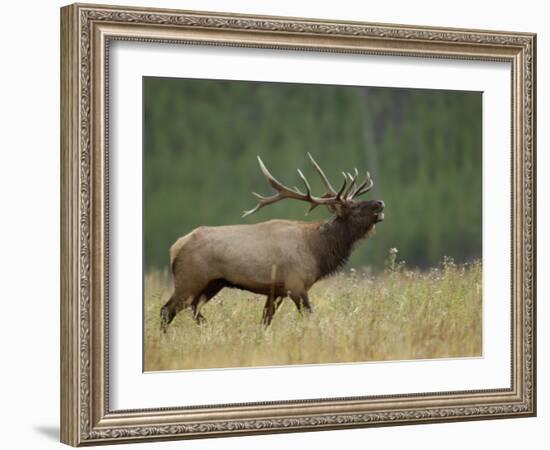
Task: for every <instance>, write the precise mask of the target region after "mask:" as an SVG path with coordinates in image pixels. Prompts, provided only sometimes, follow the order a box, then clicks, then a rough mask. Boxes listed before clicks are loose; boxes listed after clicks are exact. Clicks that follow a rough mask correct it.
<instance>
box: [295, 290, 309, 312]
mask: <svg viewBox="0 0 550 450" xmlns="http://www.w3.org/2000/svg"><path fill="white" fill-rule="evenodd" d="M290 298H291V299H292V301H293V302H294V304H295V305H296V308H297V309H298V311H299V312H300V314H301V313H302V312H303V311H304V309H305V310H306V312H308V313H310V312H311V303H309V296H308V295H307V292H302V293H300V294H294V293H292V294H290Z"/></svg>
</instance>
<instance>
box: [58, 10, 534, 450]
mask: <svg viewBox="0 0 550 450" xmlns="http://www.w3.org/2000/svg"><path fill="white" fill-rule="evenodd" d="M116 41H133V42H149V43H151V42H154V43H158V44H189V45H195V44H201V45H208V46H216V47H218V46H219V47H221V48H224V47H239V48H256V49H265V50H269V51H272V52H276V51H278V50H291V51H297V52H328V53H342V54H347V53H349V54H357V55H383V56H390V57H403V56H405V57H411V58H416V59H418V60H420V61H422V60H429V59H442V60H460V61H466V62H467V61H497V62H506V63H509V64H510V67H511V80H512V82H511V86H510V98H511V111H512V114H511V118H510V128H511V130H510V131H511V148H510V153H509V154H510V155H511V173H510V179H511V183H510V186H509V188H510V195H511V202H510V219H511V224H510V245H511V268H510V274H511V286H510V290H511V299H509V302H510V303H509V304H510V336H511V342H510V349H511V351H510V357H509V361H510V365H509V372H510V373H509V375H510V385H509V386H508V387H506V388H502V387H498V388H494V389H491V388H489V389H481V390H479V389H478V390H476V389H472V390H458V391H435V390H434V391H425V392H422V393H418V392H407V393H405V394H395V395H370V396H365V395H361V393H358V395H356V396H350V397H331V398H321V399H318V398H311V399H305V400H304V399H285V400H281V401H265V400H263V399H261V398H258V399H257V401H256V402H246V401H243V402H236V403H231V404H216V405H199V406H197V405H189V404H182V405H178V406H175V407H174V406H167V407H165V406H162V405H159V407H157V408H141V409H129V410H125V409H123V410H118V409H117V410H115V409H113V408H112V407H111V406H110V397H111V386H110V384H109V382H110V376H111V375H110V371H109V367H110V359H109V358H110V352H109V348H110V347H109V343H110V341H109V339H110V332H109V286H110V283H111V282H112V281H113V279H112V278H111V277H112V274H111V272H110V268H109V258H110V257H111V256H112V255H111V253H110V252H111V250H110V249H111V245H110V244H111V243H110V240H109V226H110V222H109V220H110V203H109V186H110V183H111V182H112V181H113V180H112V179H111V178H110V177H111V176H112V173H111V172H110V170H109V169H110V166H109V158H110V154H109V133H110V131H111V130H110V122H109V108H108V105H109V95H112V92H111V91H110V86H111V85H110V83H109V64H110V63H112V61H111V60H110V56H111V54H110V46H111V44H112V43H113V42H116ZM535 90H536V35H534V34H531V33H517V32H502V31H485V30H467V29H448V28H434V27H421V26H408V25H386V24H373V23H358V22H339V21H328V20H315V19H301V18H286V17H267V16H249V15H241V14H228V13H210V12H208V13H207V12H193V11H176V10H163V9H149V8H131V7H117V6H105V5H103V6H100V5H85V4H74V5H70V6H66V7H64V8H62V9H61V237H62V239H61V441H62V442H64V443H66V444H69V445H72V446H81V445H97V444H113V443H123V442H140V441H150V440H167V439H192V438H204V437H220V436H233V435H249V434H263V433H280V432H299V431H315V430H327V429H342V428H355V427H370V426H387V425H404V424H421V423H435V422H448V421H462V420H481V419H497V418H509V417H531V416H534V415H536V290H535V289H536V288H535V286H536V207H535V204H536V182H535V180H536V102H535V98H536V95H535ZM152 376H154V375H152ZM243 388H244V386H243Z"/></svg>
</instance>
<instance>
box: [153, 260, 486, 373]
mask: <svg viewBox="0 0 550 450" xmlns="http://www.w3.org/2000/svg"><path fill="white" fill-rule="evenodd" d="M144 287H145V292H144V370H145V371H159V370H182V369H205V368H222V367H250V366H276V365H287V364H318V363H339V362H363V361H387V360H408V359H429V358H452V357H472V356H481V353H482V269H481V263H480V262H473V263H468V264H463V265H456V264H454V263H453V262H452V261H451V260H445V261H444V262H443V263H442V264H441V265H440V266H439V267H437V268H433V269H430V270H427V271H418V270H410V269H408V268H406V267H405V266H404V265H399V264H397V265H395V264H394V263H393V262H392V263H391V264H390V267H388V268H386V270H385V271H383V272H377V273H374V272H372V273H371V272H369V271H360V270H357V271H356V270H354V269H350V270H347V271H346V272H342V273H339V274H337V275H335V276H333V277H330V278H327V279H326V280H323V281H320V282H318V283H317V284H315V285H314V286H313V288H312V289H311V290H310V291H309V294H310V300H311V304H312V306H313V314H311V315H308V314H306V315H304V316H302V315H300V314H299V313H298V312H297V310H296V307H295V305H294V303H293V302H292V301H291V300H290V299H285V300H284V302H283V304H282V305H281V307H280V308H279V310H278V311H277V314H276V315H275V317H274V319H273V323H272V324H271V327H270V328H268V329H267V330H266V329H264V328H263V326H262V325H261V317H262V310H263V306H264V303H265V298H264V297H262V296H259V295H254V294H251V293H249V292H245V291H240V290H235V289H224V290H222V291H221V292H220V293H219V294H218V295H217V296H216V297H214V298H213V299H212V300H211V301H210V302H209V303H207V304H206V305H205V306H204V307H203V309H202V313H203V314H204V316H205V317H206V319H207V323H206V324H204V325H202V326H198V325H197V324H196V323H195V322H194V321H193V320H192V318H191V313H190V311H189V310H186V311H181V312H180V313H179V314H178V315H177V316H176V318H175V319H174V321H173V322H172V323H171V324H170V326H169V327H168V331H167V333H166V334H162V333H161V331H160V322H159V310H160V308H161V306H162V305H163V304H164V303H165V302H166V301H167V299H168V298H169V296H170V294H171V290H172V283H171V277H170V275H169V274H168V273H167V272H150V273H148V274H146V275H145V280H144Z"/></svg>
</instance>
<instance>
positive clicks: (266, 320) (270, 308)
mask: <svg viewBox="0 0 550 450" xmlns="http://www.w3.org/2000/svg"><path fill="white" fill-rule="evenodd" d="M282 303H283V297H275V298H274V299H273V297H271V296H270V295H268V296H267V300H266V302H265V305H264V310H263V313H262V323H263V324H264V325H265V326H266V327H268V326H269V324H270V323H271V321H272V320H273V316H274V315H275V313H276V312H277V310H278V309H279V306H281V304H282Z"/></svg>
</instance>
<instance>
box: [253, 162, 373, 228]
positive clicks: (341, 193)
mask: <svg viewBox="0 0 550 450" xmlns="http://www.w3.org/2000/svg"><path fill="white" fill-rule="evenodd" d="M308 156H309V159H310V161H311V163H312V164H313V167H314V168H315V169H316V170H317V172H318V173H319V175H320V176H321V179H322V181H323V183H324V185H325V187H326V188H327V192H326V193H325V194H324V195H323V196H322V197H315V196H313V195H312V194H311V186H310V184H309V182H308V181H307V178H306V177H305V176H304V174H303V173H302V171H301V170H300V169H298V175H299V176H300V178H301V179H302V181H303V183H304V186H305V190H306V192H305V193H304V192H302V191H301V190H300V189H298V188H297V187H295V188H294V189H291V188H289V187H287V186H285V185H284V184H282V183H281V182H280V181H278V180H277V179H275V177H274V176H273V175H271V173H269V171H268V170H267V168H266V167H265V164H264V163H263V161H262V159H261V158H260V157H259V156H258V163H259V164H260V170H261V171H262V173H263V174H264V176H265V177H266V178H267V181H268V182H269V184H270V185H271V187H273V189H275V190H276V191H277V193H276V194H275V195H272V196H269V197H264V196H263V195H260V194H258V193H256V192H253V193H252V194H253V195H254V196H255V197H256V198H257V199H258V204H257V205H256V206H255V207H254V208H253V209H250V210H248V211H245V212H244V214H243V217H246V216H249V215H250V214H253V213H255V212H256V211H259V210H260V209H262V208H263V207H264V206H267V205H271V204H273V203H276V202H278V201H280V200H283V199H285V198H292V199H295V200H302V201H305V202H308V203H310V204H311V206H310V208H309V211H308V213H309V212H310V211H311V210H313V209H314V208H316V207H317V206H319V205H323V206H328V207H329V209H331V211H333V212H334V211H335V208H337V205H341V206H342V205H346V204H349V203H350V202H351V201H352V200H353V198H354V197H356V196H358V195H361V194H364V193H365V192H367V191H368V190H369V189H371V188H372V185H373V183H372V180H371V179H370V175H369V174H368V172H367V178H366V179H365V181H364V182H363V183H362V184H361V185H360V186H359V187H357V185H356V180H357V177H358V175H359V172H358V170H357V169H355V175H354V176H353V177H352V176H351V174H345V173H343V175H344V183H343V184H342V187H341V188H340V189H339V190H338V192H336V191H335V190H334V188H333V187H332V185H331V184H330V182H329V181H328V178H327V176H326V175H325V173H324V172H323V170H322V169H321V167H320V166H319V164H317V162H316V161H315V160H314V159H313V157H312V156H311V155H310V154H309V153H308ZM348 178H349V179H348ZM348 181H349V184H348Z"/></svg>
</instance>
